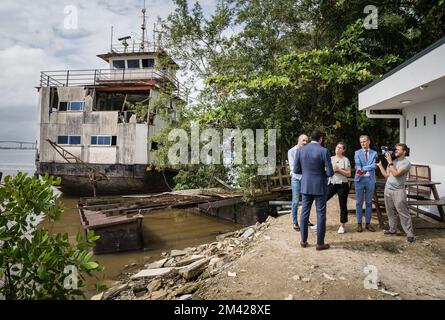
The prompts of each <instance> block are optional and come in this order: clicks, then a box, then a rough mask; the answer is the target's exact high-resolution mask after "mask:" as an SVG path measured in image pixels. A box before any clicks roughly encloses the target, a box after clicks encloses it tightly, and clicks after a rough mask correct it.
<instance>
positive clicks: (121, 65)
mask: <svg viewBox="0 0 445 320" xmlns="http://www.w3.org/2000/svg"><path fill="white" fill-rule="evenodd" d="M113 68H114V69H125V60H114V61H113Z"/></svg>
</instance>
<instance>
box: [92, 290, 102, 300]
mask: <svg viewBox="0 0 445 320" xmlns="http://www.w3.org/2000/svg"><path fill="white" fill-rule="evenodd" d="M103 296H104V293H103V292H101V293H99V294H96V295H95V296H92V297H91V299H90V300H102V297H103Z"/></svg>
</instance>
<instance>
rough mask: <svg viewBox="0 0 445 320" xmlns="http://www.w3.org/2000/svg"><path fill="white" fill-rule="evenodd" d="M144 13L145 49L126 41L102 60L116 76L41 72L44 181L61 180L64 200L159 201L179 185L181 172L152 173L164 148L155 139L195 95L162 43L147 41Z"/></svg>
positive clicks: (40, 161) (141, 43) (102, 72)
mask: <svg viewBox="0 0 445 320" xmlns="http://www.w3.org/2000/svg"><path fill="white" fill-rule="evenodd" d="M142 13H143V23H142V37H141V39H139V40H138V42H135V40H134V39H131V37H122V38H119V41H120V43H119V45H113V41H111V42H112V43H111V46H110V50H109V52H108V53H105V54H99V55H98V57H99V58H100V59H103V60H104V61H105V62H106V63H108V64H109V68H107V69H99V70H98V69H95V70H62V71H42V72H41V75H40V85H39V86H38V88H37V89H38V95H39V102H38V103H39V104H38V124H39V132H38V136H37V152H36V167H37V174H39V175H44V174H49V175H53V176H56V177H61V186H60V188H61V191H62V192H63V193H66V194H71V195H87V196H91V195H94V196H95V195H115V194H135V193H151V192H162V191H169V190H170V186H173V185H174V182H173V177H174V175H175V174H176V172H175V171H174V170H173V169H168V168H167V169H165V170H163V171H157V170H147V168H148V166H149V165H151V164H152V163H153V160H154V157H155V154H154V151H155V150H156V148H157V145H156V143H154V142H152V141H151V140H150V137H153V136H154V135H156V134H157V133H158V132H159V131H160V130H161V129H162V128H164V127H165V126H166V125H167V124H168V123H169V122H170V121H177V120H178V117H179V116H180V114H179V112H178V110H179V106H180V105H181V104H183V105H184V104H186V103H187V96H188V94H187V89H186V88H185V87H184V86H182V85H181V84H180V83H179V81H178V80H177V78H176V72H177V70H178V65H177V64H176V63H175V62H174V61H173V59H172V58H171V57H170V56H169V55H168V54H167V52H166V51H165V50H164V49H163V48H162V45H161V38H160V37H159V38H158V39H156V38H157V37H156V36H155V37H154V39H153V42H148V41H146V39H147V38H148V37H147V34H146V16H145V8H144V10H142ZM112 32H113V31H112ZM159 34H160V33H159ZM111 39H113V36H112V37H111ZM130 39H131V40H130ZM131 106H133V107H131ZM134 106H136V107H134Z"/></svg>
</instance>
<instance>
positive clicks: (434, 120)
mask: <svg viewBox="0 0 445 320" xmlns="http://www.w3.org/2000/svg"><path fill="white" fill-rule="evenodd" d="M433 124H436V115H434V116H433Z"/></svg>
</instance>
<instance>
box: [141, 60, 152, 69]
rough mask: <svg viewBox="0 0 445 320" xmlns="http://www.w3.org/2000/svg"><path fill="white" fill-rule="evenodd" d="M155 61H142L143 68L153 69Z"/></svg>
mask: <svg viewBox="0 0 445 320" xmlns="http://www.w3.org/2000/svg"><path fill="white" fill-rule="evenodd" d="M154 65H155V59H142V68H153V67H154Z"/></svg>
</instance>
